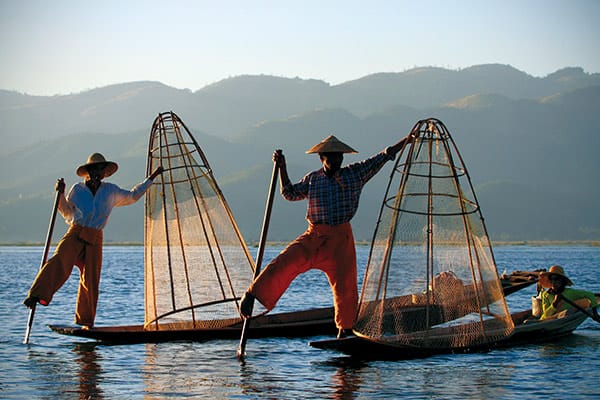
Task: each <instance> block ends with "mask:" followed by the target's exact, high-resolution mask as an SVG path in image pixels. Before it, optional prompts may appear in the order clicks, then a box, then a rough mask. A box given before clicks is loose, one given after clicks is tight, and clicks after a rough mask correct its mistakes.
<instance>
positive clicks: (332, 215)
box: [240, 135, 414, 337]
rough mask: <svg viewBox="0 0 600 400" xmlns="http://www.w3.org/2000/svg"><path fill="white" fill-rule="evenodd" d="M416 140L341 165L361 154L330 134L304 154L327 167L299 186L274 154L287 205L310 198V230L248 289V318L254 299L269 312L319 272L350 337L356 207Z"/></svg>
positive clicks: (342, 330)
mask: <svg viewBox="0 0 600 400" xmlns="http://www.w3.org/2000/svg"><path fill="white" fill-rule="evenodd" d="M413 139H414V137H412V136H410V135H409V136H406V137H405V138H403V139H402V140H400V141H399V142H397V143H396V144H394V145H392V146H389V147H387V148H386V149H385V150H383V151H382V152H380V153H378V154H376V155H375V156H373V157H371V158H369V159H366V160H364V161H361V162H357V163H354V164H350V165H348V166H345V167H342V162H343V159H344V153H357V151H356V150H354V149H353V148H351V147H350V146H348V145H346V144H345V143H342V142H341V141H339V140H338V139H337V138H336V137H335V136H333V135H331V136H329V137H327V138H326V139H324V140H323V141H321V142H320V143H318V144H316V145H315V146H313V147H312V148H310V149H309V150H307V151H306V153H318V154H319V158H320V160H321V163H322V164H323V168H321V169H319V170H317V171H313V172H310V173H309V174H307V175H306V176H304V178H302V180H301V181H300V182H298V183H296V184H292V183H291V181H290V178H289V176H288V173H287V168H286V163H285V156H284V155H283V153H281V152H279V151H276V152H275V153H274V154H273V161H274V162H275V163H276V164H277V166H278V167H279V177H280V181H281V194H282V196H283V197H284V198H285V199H286V200H289V201H298V200H303V199H308V210H307V215H306V219H307V220H308V229H307V230H306V232H304V233H303V234H302V235H300V236H299V237H298V238H296V240H294V241H293V242H292V243H290V244H289V245H288V246H287V247H286V248H285V249H284V250H283V251H282V252H281V253H280V254H279V255H278V256H277V257H276V258H275V259H274V260H273V261H271V262H270V263H269V264H268V265H267V266H266V267H265V269H264V270H263V271H262V272H261V273H260V275H259V276H258V277H257V278H256V280H254V282H253V283H252V284H251V285H250V287H249V288H248V290H247V292H246V293H245V294H244V296H243V298H242V302H241V306H240V311H241V313H242V315H243V316H244V317H246V318H248V317H250V314H251V309H252V303H253V299H257V300H258V301H259V302H260V303H261V304H262V305H263V306H264V307H265V308H266V309H267V310H269V311H270V310H272V309H273V308H274V307H275V305H276V304H277V301H278V300H279V298H280V297H281V296H282V295H283V293H284V292H285V291H286V290H287V288H288V287H289V285H290V284H291V283H292V281H293V280H294V279H295V278H296V277H297V276H298V275H299V274H301V273H304V272H307V271H308V270H310V269H314V268H317V269H320V270H321V271H323V272H324V273H325V274H326V275H327V278H328V280H329V284H330V286H331V290H332V292H333V299H334V309H335V324H336V326H337V328H338V337H344V336H346V335H348V333H349V332H350V331H351V329H352V326H353V324H354V318H355V317H356V309H357V305H358V288H357V276H356V249H355V247H354V236H353V233H352V227H351V225H350V220H351V219H352V217H354V214H355V213H356V210H357V209H358V202H359V198H360V194H361V191H362V188H363V186H364V185H365V184H366V183H367V182H368V181H369V179H371V178H372V177H373V176H374V175H375V174H377V172H379V170H380V169H381V168H382V167H383V165H384V164H385V163H386V162H387V161H389V160H393V159H394V158H395V156H396V153H398V151H400V149H401V148H402V147H403V146H404V145H405V144H406V143H407V142H408V141H410V140H413Z"/></svg>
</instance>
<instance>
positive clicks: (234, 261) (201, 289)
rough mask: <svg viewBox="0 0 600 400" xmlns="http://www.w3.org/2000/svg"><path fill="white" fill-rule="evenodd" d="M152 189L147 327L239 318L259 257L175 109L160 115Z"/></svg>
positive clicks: (218, 323)
mask: <svg viewBox="0 0 600 400" xmlns="http://www.w3.org/2000/svg"><path fill="white" fill-rule="evenodd" d="M159 165H162V166H163V168H164V172H163V174H162V175H160V176H159V177H157V178H156V179H155V181H154V183H153V185H152V187H151V188H150V190H149V191H148V193H147V195H146V220H145V260H144V263H145V292H146V293H145V304H146V316H145V328H146V329H174V328H178V329H194V328H220V327H224V326H228V325H231V324H233V323H237V322H240V321H241V318H240V314H239V308H238V307H239V304H238V303H239V302H238V300H239V297H240V296H241V295H242V294H243V293H244V290H245V289H246V288H247V287H248V285H249V284H250V282H251V280H252V275H253V271H254V262H253V260H252V257H251V256H250V254H249V253H248V250H247V247H246V244H245V243H244V240H243V238H242V236H241V234H240V231H239V229H238V227H237V225H236V223H235V220H234V218H233V216H232V214H231V211H230V209H229V206H228V205H227V202H226V201H225V198H224V196H223V194H222V192H221V190H220V189H219V187H218V186H217V182H216V181H215V179H214V177H213V174H212V170H211V168H210V166H209V165H208V160H207V159H206V157H205V155H204V153H203V152H202V150H201V149H200V146H199V145H198V143H197V142H196V140H195V139H194V138H193V137H192V135H191V133H190V132H189V130H188V129H187V127H186V126H185V125H184V123H183V122H182V121H181V120H180V119H179V117H177V115H175V113H173V112H166V113H161V114H159V115H158V117H156V119H155V120H154V124H153V126H152V132H151V137H150V143H149V149H148V165H147V169H148V173H150V171H153V170H154V169H155V168H156V167H158V166H159Z"/></svg>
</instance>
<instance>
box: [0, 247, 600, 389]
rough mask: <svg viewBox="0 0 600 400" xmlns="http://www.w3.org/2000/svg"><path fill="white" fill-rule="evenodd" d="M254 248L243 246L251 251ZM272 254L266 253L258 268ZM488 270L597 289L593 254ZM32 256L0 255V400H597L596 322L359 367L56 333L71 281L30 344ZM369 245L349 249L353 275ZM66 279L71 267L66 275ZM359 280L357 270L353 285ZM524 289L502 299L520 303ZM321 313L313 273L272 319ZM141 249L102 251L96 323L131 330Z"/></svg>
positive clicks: (258, 346) (12, 251) (138, 319)
mask: <svg viewBox="0 0 600 400" xmlns="http://www.w3.org/2000/svg"><path fill="white" fill-rule="evenodd" d="M253 250H254V249H253ZM279 250H280V248H278V247H272V248H268V249H267V251H266V253H265V260H269V259H270V258H272V257H274V256H275V255H276V254H277V253H278V251H279ZM494 250H495V256H496V261H497V263H498V269H499V272H503V271H504V270H506V271H508V272H511V271H513V270H529V269H537V268H548V266H549V265H551V264H553V263H556V264H561V265H562V266H564V267H565V268H566V271H567V273H568V274H569V276H570V277H571V279H572V280H573V281H574V282H575V283H576V286H577V287H578V288H584V289H587V290H590V291H593V292H600V281H599V280H598V276H599V274H598V266H599V265H600V247H592V246H555V247H548V246H543V247H534V246H499V247H496V248H495V249H494ZM41 254H42V248H41V247H0V326H1V327H2V328H1V329H2V330H1V336H0V398H2V399H103V398H104V399H164V398H208V399H254V398H269V399H371V398H372V399H375V398H376V399H383V398H390V399H394V398H413V399H459V398H460V399H486V398H495V399H512V398H517V397H518V398H527V399H532V398H550V399H567V398H568V399H583V398H591V397H596V398H598V396H600V386H599V385H600V382H599V379H598V378H599V376H600V374H599V373H598V370H599V368H600V324H598V323H597V322H595V321H592V320H590V319H588V320H586V321H585V322H584V323H583V324H582V325H581V326H580V327H579V328H578V329H577V330H576V331H575V333H574V334H573V335H571V336H569V337H566V338H563V339H561V340H559V341H556V342H553V343H548V344H532V345H526V346H519V347H514V348H509V349H501V350H494V351H490V352H487V353H478V354H460V355H442V356H436V357H431V358H427V359H420V360H409V361H395V362H390V361H385V362H378V361H369V362H365V361H361V360H355V359H352V358H350V357H347V356H344V355H341V354H338V353H335V352H332V351H324V350H318V349H315V348H312V347H310V346H309V345H308V342H309V341H310V340H315V339H318V338H324V337H319V336H317V337H312V338H299V339H287V338H270V339H254V340H249V341H248V344H247V348H246V351H247V359H246V362H245V363H243V364H241V363H239V362H238V360H237V358H236V349H237V345H238V341H237V340H217V341H210V342H204V343H198V342H172V343H159V344H136V345H107V344H99V343H96V342H93V341H88V340H86V339H78V338H73V337H69V336H61V335H58V334H55V333H53V332H51V331H50V330H49V329H48V328H47V327H46V325H48V324H69V323H71V322H72V320H73V312H74V304H75V294H76V290H77V280H78V275H77V272H75V274H74V275H73V276H72V277H71V279H70V280H69V281H68V282H67V284H65V286H64V287H63V288H62V289H61V290H60V291H59V292H58V293H57V295H56V296H55V299H54V301H53V303H52V304H51V305H50V306H49V307H38V309H37V312H36V318H35V323H34V327H33V332H32V335H31V339H30V344H29V345H24V344H22V341H23V335H24V331H25V326H26V322H27V316H28V310H27V309H26V308H25V307H24V306H23V305H22V304H21V302H22V300H23V299H24V296H25V294H26V291H27V289H28V288H29V285H30V284H31V281H32V280H33V278H34V276H35V274H36V272H37V269H38V268H39V260H40V257H41ZM367 255H368V247H359V248H358V260H359V266H364V264H365V262H366V258H367ZM75 271H77V270H75ZM361 278H362V277H361V276H360V273H359V280H360V279H361ZM534 290H535V289H534V288H533V287H532V288H531V289H525V290H524V291H523V293H517V294H514V295H512V296H510V297H509V307H510V308H511V310H513V311H515V310H518V309H522V308H528V307H529V306H530V304H531V303H530V297H531V295H532V294H534V293H533V292H534ZM297 304H305V305H306V307H307V308H309V307H318V306H327V305H330V304H331V294H330V291H329V287H328V285H327V282H326V279H325V277H324V275H321V273H319V272H314V273H313V272H310V273H309V274H307V275H304V276H301V277H300V278H299V279H297V280H296V281H295V282H294V284H293V285H292V287H291V288H290V290H289V291H288V292H287V293H286V294H285V295H284V297H283V298H282V300H281V303H280V306H278V308H276V310H277V311H284V310H286V309H292V308H294V307H295V306H297ZM143 319H144V310H143V248H142V247H106V248H105V253H104V266H103V271H102V286H101V295H100V301H99V305H98V316H97V319H96V325H98V326H103V325H104V326H107V325H110V326H113V325H126V324H132V323H135V324H138V323H139V324H141V323H143Z"/></svg>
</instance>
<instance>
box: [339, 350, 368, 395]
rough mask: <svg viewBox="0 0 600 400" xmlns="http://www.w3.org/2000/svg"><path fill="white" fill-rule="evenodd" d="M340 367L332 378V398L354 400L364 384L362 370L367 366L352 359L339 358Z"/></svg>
mask: <svg viewBox="0 0 600 400" xmlns="http://www.w3.org/2000/svg"><path fill="white" fill-rule="evenodd" d="M337 360H338V362H339V364H340V365H339V367H338V368H337V369H336V371H335V373H334V374H333V375H332V377H331V387H332V388H333V393H332V397H333V398H334V399H339V400H347V399H354V398H355V396H356V395H357V394H358V393H359V391H360V387H361V384H362V382H363V374H362V373H361V370H362V368H363V367H364V366H365V365H366V364H364V363H362V362H359V361H356V360H353V359H351V358H339V359H337Z"/></svg>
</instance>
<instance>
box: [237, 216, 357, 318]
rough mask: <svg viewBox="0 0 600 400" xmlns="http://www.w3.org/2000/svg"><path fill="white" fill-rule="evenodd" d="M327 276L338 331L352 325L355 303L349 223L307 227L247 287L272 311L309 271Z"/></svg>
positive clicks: (354, 271) (352, 246) (353, 251)
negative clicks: (299, 277)
mask: <svg viewBox="0 0 600 400" xmlns="http://www.w3.org/2000/svg"><path fill="white" fill-rule="evenodd" d="M315 268H316V269H319V270H321V271H323V272H324V273H325V274H326V275H327V279H328V280H329V285H330V286H331V291H332V293H333V304H334V309H335V324H336V326H337V327H338V328H342V329H350V328H352V325H353V324H354V318H355V317H356V309H357V303H358V288H357V278H356V249H355V247H354V236H353V234H352V227H351V226H350V223H345V224H340V225H335V226H330V225H312V224H310V225H309V226H308V229H307V230H306V232H304V233H303V234H302V235H300V236H299V237H298V238H296V240H294V241H293V242H292V243H290V244H289V245H288V246H287V247H286V248H285V249H284V250H283V251H282V252H281V253H280V254H279V255H278V256H277V257H276V258H275V259H273V261H271V262H270V263H269V264H268V265H267V266H266V267H265V269H264V270H263V271H262V272H261V273H260V275H259V276H258V277H257V278H256V280H255V281H254V282H253V283H252V284H251V285H250V287H249V289H248V292H249V293H250V294H252V295H253V296H254V297H256V299H257V300H258V301H260V303H261V304H262V305H263V306H265V308H266V309H267V310H272V309H273V308H274V307H275V305H276V304H277V301H278V300H279V298H280V297H281V296H282V295H283V293H284V292H285V291H286V289H287V288H288V287H289V286H290V284H291V283H292V281H293V280H294V279H295V278H296V277H297V276H298V275H300V274H301V273H304V272H306V271H308V270H310V269H315Z"/></svg>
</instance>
